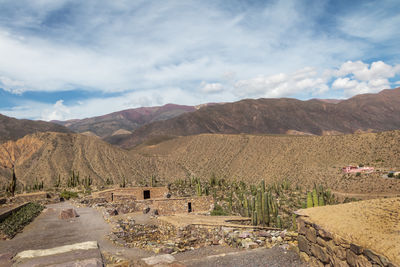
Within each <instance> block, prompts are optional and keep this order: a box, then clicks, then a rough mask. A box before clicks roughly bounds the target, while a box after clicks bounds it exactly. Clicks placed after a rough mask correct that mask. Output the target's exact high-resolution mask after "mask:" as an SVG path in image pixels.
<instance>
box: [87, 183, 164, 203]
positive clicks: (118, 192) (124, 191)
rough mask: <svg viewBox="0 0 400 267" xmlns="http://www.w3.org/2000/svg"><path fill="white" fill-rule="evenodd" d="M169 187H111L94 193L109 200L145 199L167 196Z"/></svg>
mask: <svg viewBox="0 0 400 267" xmlns="http://www.w3.org/2000/svg"><path fill="white" fill-rule="evenodd" d="M167 194H168V188H166V187H131V188H118V189H109V190H105V191H101V192H97V193H95V194H94V196H95V197H98V198H104V199H105V200H106V201H107V202H118V201H127V200H145V199H160V198H166V196H167Z"/></svg>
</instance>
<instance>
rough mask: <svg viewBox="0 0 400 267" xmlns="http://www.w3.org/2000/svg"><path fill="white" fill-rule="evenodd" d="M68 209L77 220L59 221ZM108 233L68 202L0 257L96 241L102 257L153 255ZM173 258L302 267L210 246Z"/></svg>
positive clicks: (92, 215)
mask: <svg viewBox="0 0 400 267" xmlns="http://www.w3.org/2000/svg"><path fill="white" fill-rule="evenodd" d="M68 208H74V209H76V211H77V213H78V214H79V215H80V216H79V217H77V218H73V219H68V220H61V219H59V217H58V215H59V213H60V211H61V210H62V209H68ZM136 215H137V216H135V219H136V220H137V222H139V221H140V222H148V223H152V221H151V220H150V221H149V220H148V219H149V218H148V216H141V215H139V214H136ZM129 216H131V215H129ZM111 231H112V229H111V226H110V224H108V223H107V222H106V221H105V220H104V219H103V216H102V214H101V212H100V211H99V210H96V209H93V208H89V207H75V206H73V205H72V204H71V203H70V202H62V203H57V204H50V205H48V206H47V208H46V209H45V210H44V211H43V212H42V214H40V215H39V216H38V217H37V218H36V219H35V220H34V221H33V222H32V223H31V224H29V225H28V226H27V227H25V229H24V230H23V232H22V233H19V234H18V235H17V236H16V237H15V238H13V239H11V240H0V255H4V254H8V253H11V254H13V255H15V254H16V253H19V252H21V251H25V250H30V249H35V250H37V249H49V248H54V247H59V246H63V245H69V244H75V243H80V242H86V241H97V243H98V244H99V247H100V250H101V253H103V254H104V253H107V254H111V255H117V256H118V257H119V258H125V259H128V260H133V261H134V262H140V259H141V258H145V257H150V256H153V255H155V254H154V253H153V252H149V251H146V250H142V249H138V248H125V247H122V246H117V245H115V244H113V243H112V242H111V241H109V240H108V239H107V238H106V235H107V234H108V233H110V232H111ZM174 256H175V258H176V260H177V261H179V262H182V263H183V264H184V266H266V265H267V266H302V265H301V263H300V261H299V257H298V256H297V254H295V253H294V252H292V251H289V252H288V251H286V250H284V249H280V248H273V249H262V250H259V249H257V251H254V250H241V249H235V248H231V247H226V246H212V247H205V248H201V249H196V250H193V251H188V252H184V253H179V254H176V255H174ZM0 265H1V262H0ZM143 266H145V265H143Z"/></svg>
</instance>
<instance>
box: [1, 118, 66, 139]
mask: <svg viewBox="0 0 400 267" xmlns="http://www.w3.org/2000/svg"><path fill="white" fill-rule="evenodd" d="M47 131H51V132H62V133H66V132H71V131H70V130H68V129H67V128H65V127H64V126H61V125H57V124H54V123H50V122H45V121H32V120H18V119H15V118H11V117H7V116H4V115H1V114H0V144H1V143H4V142H5V141H8V140H17V139H19V138H21V137H24V136H25V135H27V134H31V133H36V132H47Z"/></svg>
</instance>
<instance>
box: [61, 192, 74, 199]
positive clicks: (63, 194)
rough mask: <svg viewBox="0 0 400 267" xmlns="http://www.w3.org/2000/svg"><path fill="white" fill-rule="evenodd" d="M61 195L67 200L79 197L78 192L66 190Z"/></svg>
mask: <svg viewBox="0 0 400 267" xmlns="http://www.w3.org/2000/svg"><path fill="white" fill-rule="evenodd" d="M60 197H62V198H64V199H66V200H69V199H71V198H77V197H78V193H77V192H72V191H66V190H64V191H62V192H61V194H60Z"/></svg>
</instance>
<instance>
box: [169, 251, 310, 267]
mask: <svg viewBox="0 0 400 267" xmlns="http://www.w3.org/2000/svg"><path fill="white" fill-rule="evenodd" d="M198 254H199V252H196V251H193V252H192V253H190V254H188V255H184V256H183V258H182V259H181V260H180V262H182V263H183V264H184V265H185V266H187V267H202V266H207V267H234V266H238V267H239V266H252V267H258V266H259V267H265V266H268V267H280V266H284V267H292V266H293V267H295V266H296V267H303V266H304V267H306V266H307V265H306V264H304V263H302V262H301V261H300V260H299V257H298V255H297V254H296V253H295V252H293V251H287V250H285V249H283V248H280V247H278V246H276V247H273V248H271V249H265V248H260V249H254V250H241V251H231V252H224V253H221V254H213V255H208V254H207V255H203V253H200V255H198ZM189 255H190V257H187V256H189ZM177 258H178V259H179V257H177Z"/></svg>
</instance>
